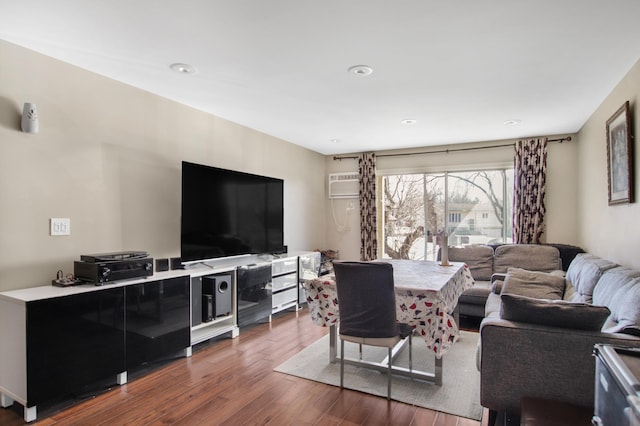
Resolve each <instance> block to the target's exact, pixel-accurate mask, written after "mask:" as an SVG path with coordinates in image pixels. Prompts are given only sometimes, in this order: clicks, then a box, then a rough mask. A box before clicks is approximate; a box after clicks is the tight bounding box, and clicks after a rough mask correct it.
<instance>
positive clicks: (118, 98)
mask: <svg viewBox="0 0 640 426" xmlns="http://www.w3.org/2000/svg"><path fill="white" fill-rule="evenodd" d="M24 102H34V103H36V105H37V107H38V113H39V117H40V132H39V134H36V135H29V134H25V133H22V132H21V131H20V116H21V109H22V104H23V103H24ZM182 160H186V161H192V162H197V163H202V164H208V165H213V166H219V167H224V168H229V169H235V170H241V171H246V172H250V173H256V174H262V175H267V176H274V177H278V178H281V179H284V181H285V194H284V198H285V200H284V201H285V234H284V235H285V244H287V245H288V246H289V248H290V249H315V248H317V247H321V246H323V245H325V234H324V229H325V214H324V209H325V203H326V197H325V193H324V179H325V175H326V172H325V158H324V156H322V155H320V154H318V153H315V152H312V151H309V150H306V149H303V148H300V147H298V146H296V145H292V144H290V143H287V142H284V141H282V140H279V139H276V138H273V137H270V136H267V135H265V134H262V133H259V132H256V131H253V130H251V129H248V128H245V127H242V126H239V125H236V124H233V123H231V122H228V121H225V120H223V119H220V118H217V117H214V116H212V115H209V114H206V113H203V112H200V111H197V110H194V109H191V108H189V107H186V106H183V105H180V104H177V103H175V102H172V101H169V100H166V99H163V98H160V97H158V96H154V95H152V94H150V93H147V92H144V91H141V90H138V89H135V88H132V87H130V86H127V85H124V84H121V83H118V82H116V81H113V80H110V79H107V78H104V77H101V76H99V75H96V74H93V73H90V72H87V71H84V70H81V69H79V68H76V67H74V66H71V65H68V64H65V63H62V62H59V61H56V60H53V59H51V58H48V57H46V56H43V55H40V54H37V53H35V52H33V51H30V50H27V49H23V48H20V47H17V46H15V45H12V44H9V43H6V42H4V41H0V290H8V289H14V288H22V287H31V286H36V285H43V284H49V283H50V280H51V279H52V278H54V276H55V274H56V271H57V270H58V269H62V270H63V271H64V272H65V273H68V272H72V268H73V261H74V260H77V259H79V256H80V255H81V254H89V253H98V252H108V251H118V250H147V251H149V252H150V253H151V255H153V256H155V257H168V256H179V253H180V166H181V165H180V163H181V161H182ZM51 217H68V218H70V219H71V235H70V236H59V237H52V236H49V218H51Z"/></svg>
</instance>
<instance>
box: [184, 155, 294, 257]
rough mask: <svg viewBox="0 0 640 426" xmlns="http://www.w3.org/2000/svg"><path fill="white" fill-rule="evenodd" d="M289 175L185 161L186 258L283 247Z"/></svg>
mask: <svg viewBox="0 0 640 426" xmlns="http://www.w3.org/2000/svg"><path fill="white" fill-rule="evenodd" d="M283 187H284V181H283V180H282V179H276V178H271V177H266V176H258V175H253V174H249V173H242V172H237V171H233V170H226V169H220V168H217V167H211V166H205V165H201V164H194V163H189V162H186V161H183V162H182V219H181V233H180V252H181V257H182V262H184V263H188V262H195V261H202V260H208V259H214V258H219V257H228V256H238V255H244V254H264V253H281V252H282V251H283V248H284V242H283V241H284V239H283V238H284V237H283V234H284V232H283V222H284V214H283V213H284V208H283Z"/></svg>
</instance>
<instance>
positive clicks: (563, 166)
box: [325, 135, 579, 259]
mask: <svg viewBox="0 0 640 426" xmlns="http://www.w3.org/2000/svg"><path fill="white" fill-rule="evenodd" d="M571 136H572V141H571V142H564V143H562V144H560V143H550V144H549V148H548V159H547V169H548V172H547V195H546V206H547V219H546V220H547V223H546V233H545V235H543V241H546V242H553V243H563V244H577V243H578V241H579V237H578V224H577V221H576V217H575V216H574V215H569V214H566V212H568V211H574V210H575V205H576V204H577V192H578V191H577V184H578V182H577V170H578V164H577V158H578V154H577V153H578V147H579V142H578V141H577V138H576V135H571ZM513 142H515V141H513V140H509V141H489V142H483V143H475V144H465V145H455V146H449V147H446V146H440V147H428V148H424V149H419V150H401V151H387V152H379V153H378V155H379V156H378V158H377V164H376V168H377V170H378V173H381V174H384V173H387V172H390V171H394V172H398V171H403V172H410V171H442V170H472V169H474V168H490V167H496V166H504V165H505V164H513V148H512V147H508V148H491V149H482V150H472V151H462V152H455V151H451V152H449V153H436V154H428V155H408V156H405V155H403V156H396V157H384V155H385V154H389V153H411V152H424V151H433V150H437V151H440V150H444V149H447V148H450V149H452V150H454V149H460V148H469V147H483V146H484V147H486V146H494V145H502V144H510V143H513ZM326 161H327V173H336V172H347V171H357V170H358V164H357V161H356V160H342V161H336V160H333V157H327V160H326ZM325 186H326V184H325ZM349 201H350V200H334V201H333V203H329V204H328V206H327V225H328V228H327V244H328V247H329V248H333V249H337V250H339V251H340V258H341V259H359V258H360V234H359V233H360V225H359V218H358V200H352V201H353V202H354V204H355V207H356V210H355V211H354V212H353V213H352V214H351V215H350V216H349V222H348V223H349V229H348V230H345V231H339V230H338V228H337V227H336V226H335V225H334V224H333V218H332V217H333V214H334V213H335V215H336V217H337V222H338V224H339V225H343V224H344V223H345V217H346V207H347V203H348V202H349ZM332 208H333V212H332Z"/></svg>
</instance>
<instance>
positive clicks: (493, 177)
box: [378, 169, 513, 260]
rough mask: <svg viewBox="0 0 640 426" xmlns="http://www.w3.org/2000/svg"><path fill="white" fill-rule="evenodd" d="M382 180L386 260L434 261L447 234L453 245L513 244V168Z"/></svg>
mask: <svg viewBox="0 0 640 426" xmlns="http://www.w3.org/2000/svg"><path fill="white" fill-rule="evenodd" d="M380 180H381V182H380V183H381V185H380V187H381V194H380V199H379V204H380V206H379V209H378V211H379V212H380V216H381V217H380V221H379V223H381V227H380V230H379V232H380V233H381V234H382V236H383V238H379V241H382V242H383V244H382V245H381V250H382V252H383V253H381V255H382V257H383V258H391V259H415V260H419V259H426V260H434V259H435V256H436V255H437V246H438V245H439V244H440V241H441V239H442V237H443V236H444V235H447V237H448V243H449V245H453V246H465V245H469V244H491V243H503V242H511V205H512V199H513V195H512V190H513V169H498V170H477V171H465V172H443V173H412V174H394V175H385V176H382V177H381V178H380Z"/></svg>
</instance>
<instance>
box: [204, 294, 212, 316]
mask: <svg viewBox="0 0 640 426" xmlns="http://www.w3.org/2000/svg"><path fill="white" fill-rule="evenodd" d="M210 321H213V295H211V294H204V293H203V294H202V322H210Z"/></svg>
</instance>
